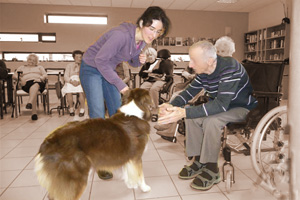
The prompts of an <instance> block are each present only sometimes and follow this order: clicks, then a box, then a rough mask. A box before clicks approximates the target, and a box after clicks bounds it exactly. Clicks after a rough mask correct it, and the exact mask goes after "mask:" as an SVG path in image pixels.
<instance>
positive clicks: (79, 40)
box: [0, 3, 248, 60]
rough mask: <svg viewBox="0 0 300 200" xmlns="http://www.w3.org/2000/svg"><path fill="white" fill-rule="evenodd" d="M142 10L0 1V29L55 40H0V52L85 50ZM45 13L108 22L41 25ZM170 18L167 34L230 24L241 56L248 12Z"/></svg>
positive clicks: (214, 33) (201, 32) (211, 34)
mask: <svg viewBox="0 0 300 200" xmlns="http://www.w3.org/2000/svg"><path fill="white" fill-rule="evenodd" d="M144 10H145V9H127V8H105V7H87V6H50V5H31V4H28V5H25V4H4V3H0V25H1V26H0V32H55V33H56V36H57V42H56V43H14V42H1V44H0V45H1V46H0V52H1V51H26V52H32V51H35V52H49V51H50V52H72V51H73V50H74V49H81V50H85V49H86V48H88V47H89V46H90V44H92V43H93V42H94V41H95V40H96V39H97V38H98V37H99V35H100V34H102V33H103V32H104V31H106V30H108V29H109V28H111V27H113V26H116V25H118V24H119V23H121V22H124V21H132V22H133V23H135V22H136V20H137V18H138V17H139V16H140V15H141V14H142V12H143V11H144ZM45 13H69V14H72V13H73V14H74V13H76V14H106V15H108V25H106V26H97V25H78V24H44V23H43V16H44V14H45ZM166 13H167V15H168V16H169V18H170V19H171V22H172V29H171V31H170V34H169V36H170V37H175V36H178V37H189V36H190V37H204V38H218V37H220V36H223V35H224V34H225V27H231V30H232V31H231V37H232V38H233V40H234V41H235V42H236V53H235V54H234V57H235V58H237V59H238V60H242V59H243V51H244V48H243V42H244V39H243V35H244V33H245V32H247V31H248V14H247V13H232V12H199V11H179V10H166Z"/></svg>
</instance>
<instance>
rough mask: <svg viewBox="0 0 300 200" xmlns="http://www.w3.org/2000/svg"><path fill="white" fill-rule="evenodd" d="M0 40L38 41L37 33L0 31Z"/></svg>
mask: <svg viewBox="0 0 300 200" xmlns="http://www.w3.org/2000/svg"><path fill="white" fill-rule="evenodd" d="M0 41H1V42H38V41H39V36H38V34H18V33H0Z"/></svg>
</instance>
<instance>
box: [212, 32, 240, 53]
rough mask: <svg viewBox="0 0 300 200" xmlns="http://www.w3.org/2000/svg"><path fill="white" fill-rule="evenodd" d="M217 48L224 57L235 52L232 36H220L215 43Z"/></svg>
mask: <svg viewBox="0 0 300 200" xmlns="http://www.w3.org/2000/svg"><path fill="white" fill-rule="evenodd" d="M215 47H216V48H217V54H218V55H220V56H223V57H226V56H230V57H232V54H233V53H234V52H235V44H234V41H233V40H232V39H231V37H228V36H223V37H220V38H219V39H218V40H217V41H216V44H215Z"/></svg>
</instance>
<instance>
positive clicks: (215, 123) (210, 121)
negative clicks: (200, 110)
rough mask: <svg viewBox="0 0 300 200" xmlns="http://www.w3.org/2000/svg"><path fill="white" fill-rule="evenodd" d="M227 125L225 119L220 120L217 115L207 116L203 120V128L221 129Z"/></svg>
mask: <svg viewBox="0 0 300 200" xmlns="http://www.w3.org/2000/svg"><path fill="white" fill-rule="evenodd" d="M225 125H226V123H225V122H224V121H223V120H220V119H219V118H217V117H207V118H206V119H204V120H203V124H202V126H203V128H204V129H221V128H223V127H224V126H225Z"/></svg>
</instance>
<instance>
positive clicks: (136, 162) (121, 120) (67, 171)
mask: <svg viewBox="0 0 300 200" xmlns="http://www.w3.org/2000/svg"><path fill="white" fill-rule="evenodd" d="M122 100H123V104H122V107H121V108H120V109H119V112H118V113H116V114H115V115H113V116H112V117H111V118H108V119H87V120H85V121H81V122H70V123H68V124H66V125H64V126H62V127H59V128H58V129H56V130H54V131H53V132H52V133H51V134H49V136H47V138H46V139H45V140H44V142H43V143H42V144H41V146H40V150H39V152H38V154H37V156H36V157H35V171H36V173H37V177H38V180H39V182H40V184H41V185H42V186H43V187H44V188H46V190H47V191H48V193H49V198H51V199H54V200H77V199H79V198H80V196H81V195H82V193H83V192H84V190H85V188H86V185H87V180H88V175H89V171H90V170H91V168H94V169H95V170H97V171H98V170H106V171H112V170H113V169H116V168H118V167H123V173H124V180H125V183H126V185H127V187H128V188H137V187H138V186H139V187H140V189H141V190H142V191H143V192H148V191H150V190H151V188H150V187H149V186H148V185H146V183H145V180H144V174H143V169H142V159H141V158H142V155H143V152H144V149H145V146H146V144H147V142H148V138H149V133H150V125H149V123H148V121H149V120H150V110H149V108H150V105H151V104H152V100H151V97H150V95H149V92H148V91H147V90H143V89H140V88H136V89H133V90H130V91H129V92H128V93H127V94H125V95H124V96H123V98H122Z"/></svg>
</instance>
